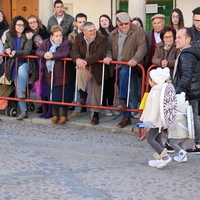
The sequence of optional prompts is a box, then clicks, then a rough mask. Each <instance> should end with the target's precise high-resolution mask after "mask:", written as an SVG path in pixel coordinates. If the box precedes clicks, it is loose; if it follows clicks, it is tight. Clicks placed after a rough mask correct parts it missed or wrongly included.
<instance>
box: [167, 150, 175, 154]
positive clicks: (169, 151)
mask: <svg viewBox="0 0 200 200" xmlns="http://www.w3.org/2000/svg"><path fill="white" fill-rule="evenodd" d="M167 153H171V154H172V153H175V150H167Z"/></svg>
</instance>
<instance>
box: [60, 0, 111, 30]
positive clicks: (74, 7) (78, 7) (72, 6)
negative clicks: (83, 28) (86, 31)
mask: <svg viewBox="0 0 200 200" xmlns="http://www.w3.org/2000/svg"><path fill="white" fill-rule="evenodd" d="M63 3H64V4H65V6H68V8H69V14H71V15H72V16H74V17H75V15H76V14H77V13H80V12H82V13H84V14H86V15H87V16H88V21H91V22H93V23H94V24H95V25H96V28H97V29H98V28H99V22H98V21H99V16H100V15H102V14H107V15H108V16H109V17H111V0H101V1H95V0H93V1H91V0H84V1H80V0H63Z"/></svg>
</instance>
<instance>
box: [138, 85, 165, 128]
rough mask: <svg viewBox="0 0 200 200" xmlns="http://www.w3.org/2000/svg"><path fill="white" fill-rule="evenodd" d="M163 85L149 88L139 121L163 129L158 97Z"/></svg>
mask: <svg viewBox="0 0 200 200" xmlns="http://www.w3.org/2000/svg"><path fill="white" fill-rule="evenodd" d="M163 85H164V84H158V85H155V86H154V87H152V88H151V90H150V92H149V95H148V97H147V100H146V104H145V107H144V110H143V113H142V116H141V118H140V120H141V121H143V122H146V121H149V122H151V123H152V124H153V125H155V128H158V127H164V125H163V123H162V122H161V117H160V95H161V90H162V88H163Z"/></svg>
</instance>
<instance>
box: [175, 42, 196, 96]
mask: <svg viewBox="0 0 200 200" xmlns="http://www.w3.org/2000/svg"><path fill="white" fill-rule="evenodd" d="M174 86H175V89H176V93H177V94H179V93H181V92H185V93H186V98H187V100H195V99H200V50H199V49H198V48H196V47H193V46H191V47H189V48H186V49H184V50H183V51H182V52H181V54H180V56H179V58H178V65H177V70H176V72H175V76H174Z"/></svg>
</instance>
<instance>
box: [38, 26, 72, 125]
mask: <svg viewBox="0 0 200 200" xmlns="http://www.w3.org/2000/svg"><path fill="white" fill-rule="evenodd" d="M62 32H63V29H62V27H61V26H58V25H54V26H52V28H51V30H50V38H48V39H46V40H44V41H43V43H42V45H41V46H40V47H38V48H37V50H36V52H35V54H36V55H37V56H39V57H40V58H41V59H42V61H43V64H44V65H45V66H46V67H45V72H44V78H45V83H46V84H47V97H48V100H52V101H54V102H62V91H63V87H64V102H66V103H71V102H72V101H73V98H74V97H73V93H74V67H73V65H69V64H68V63H67V66H65V64H64V61H62V60H60V59H61V58H67V57H69V53H70V50H71V44H70V42H69V41H68V40H65V39H63V35H62ZM65 67H66V73H65V74H64V68H65ZM63 78H65V80H64V85H63ZM51 106H52V107H53V118H52V123H53V124H56V123H58V122H59V120H60V124H65V123H66V122H67V121H68V118H67V113H68V106H63V105H55V104H54V105H51ZM60 107H62V108H63V113H62V117H61V119H60V115H59V108H60Z"/></svg>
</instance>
